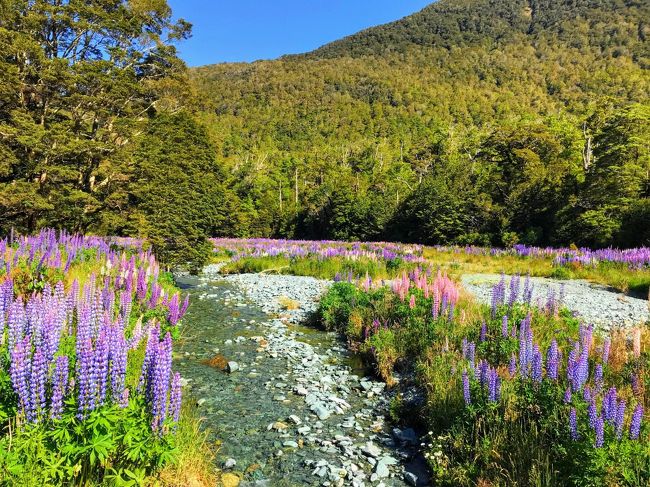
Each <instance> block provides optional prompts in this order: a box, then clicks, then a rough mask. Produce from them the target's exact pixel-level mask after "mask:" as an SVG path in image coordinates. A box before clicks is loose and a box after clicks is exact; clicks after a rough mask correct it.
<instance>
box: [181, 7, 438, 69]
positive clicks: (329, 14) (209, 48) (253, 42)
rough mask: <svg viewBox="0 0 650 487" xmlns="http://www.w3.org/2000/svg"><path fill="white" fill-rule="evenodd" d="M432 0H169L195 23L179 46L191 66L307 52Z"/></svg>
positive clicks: (404, 14) (394, 18) (397, 17)
mask: <svg viewBox="0 0 650 487" xmlns="http://www.w3.org/2000/svg"><path fill="white" fill-rule="evenodd" d="M431 2H432V0H168V3H169V4H170V5H171V7H172V9H173V11H174V16H175V17H177V18H178V17H182V18H184V19H185V20H187V21H189V22H191V23H192V24H193V25H194V28H193V36H192V38H191V39H189V40H187V41H184V42H183V43H181V44H180V45H179V46H178V47H179V50H180V54H181V57H182V58H183V59H184V60H185V61H186V62H187V63H188V64H189V65H190V66H200V65H203V64H212V63H220V62H226V61H228V62H230V61H255V60H257V59H273V58H277V57H279V56H281V55H283V54H295V53H300V52H306V51H311V50H312V49H315V48H317V47H319V46H321V45H323V44H326V43H327V42H330V41H333V40H336V39H339V38H341V37H343V36H346V35H349V34H353V33H355V32H357V31H359V30H361V29H365V28H366V27H371V26H373V25H378V24H384V23H386V22H391V21H393V20H397V19H399V18H401V17H404V16H406V15H409V14H411V13H413V12H417V11H418V10H421V9H422V8H424V7H425V6H426V5H428V4H429V3H431Z"/></svg>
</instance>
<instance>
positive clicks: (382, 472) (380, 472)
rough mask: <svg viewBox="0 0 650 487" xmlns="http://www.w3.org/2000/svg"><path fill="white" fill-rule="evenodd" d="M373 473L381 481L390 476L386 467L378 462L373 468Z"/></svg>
mask: <svg viewBox="0 0 650 487" xmlns="http://www.w3.org/2000/svg"><path fill="white" fill-rule="evenodd" d="M375 473H376V474H377V477H379V478H380V479H383V478H384V477H388V476H389V475H390V470H388V465H386V464H385V463H381V462H379V463H377V466H376V467H375Z"/></svg>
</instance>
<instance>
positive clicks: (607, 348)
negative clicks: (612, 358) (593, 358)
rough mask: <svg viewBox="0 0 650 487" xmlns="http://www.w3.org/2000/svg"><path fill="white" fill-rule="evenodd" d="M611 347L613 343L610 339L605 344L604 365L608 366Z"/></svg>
mask: <svg viewBox="0 0 650 487" xmlns="http://www.w3.org/2000/svg"><path fill="white" fill-rule="evenodd" d="M610 346H611V341H610V339H609V338H606V339H605V341H604V342H603V355H602V358H603V363H604V364H606V363H607V361H608V360H609V348H610Z"/></svg>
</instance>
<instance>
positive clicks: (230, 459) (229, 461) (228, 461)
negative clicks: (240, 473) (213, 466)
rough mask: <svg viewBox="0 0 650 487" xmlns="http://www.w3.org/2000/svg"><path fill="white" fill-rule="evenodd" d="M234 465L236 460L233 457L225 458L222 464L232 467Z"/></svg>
mask: <svg viewBox="0 0 650 487" xmlns="http://www.w3.org/2000/svg"><path fill="white" fill-rule="evenodd" d="M235 465H237V460H235V459H234V458H229V459H228V460H226V463H224V464H223V467H224V468H233V467H234V466H235Z"/></svg>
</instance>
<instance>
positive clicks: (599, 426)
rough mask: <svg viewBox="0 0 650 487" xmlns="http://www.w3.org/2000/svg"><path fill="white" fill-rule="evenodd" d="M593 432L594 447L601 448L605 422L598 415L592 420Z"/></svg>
mask: <svg viewBox="0 0 650 487" xmlns="http://www.w3.org/2000/svg"><path fill="white" fill-rule="evenodd" d="M594 432H595V433H596V438H595V439H594V447H596V448H601V447H602V446H603V444H604V443H605V422H604V421H603V418H602V417H600V416H597V417H596V420H595V422H594Z"/></svg>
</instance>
